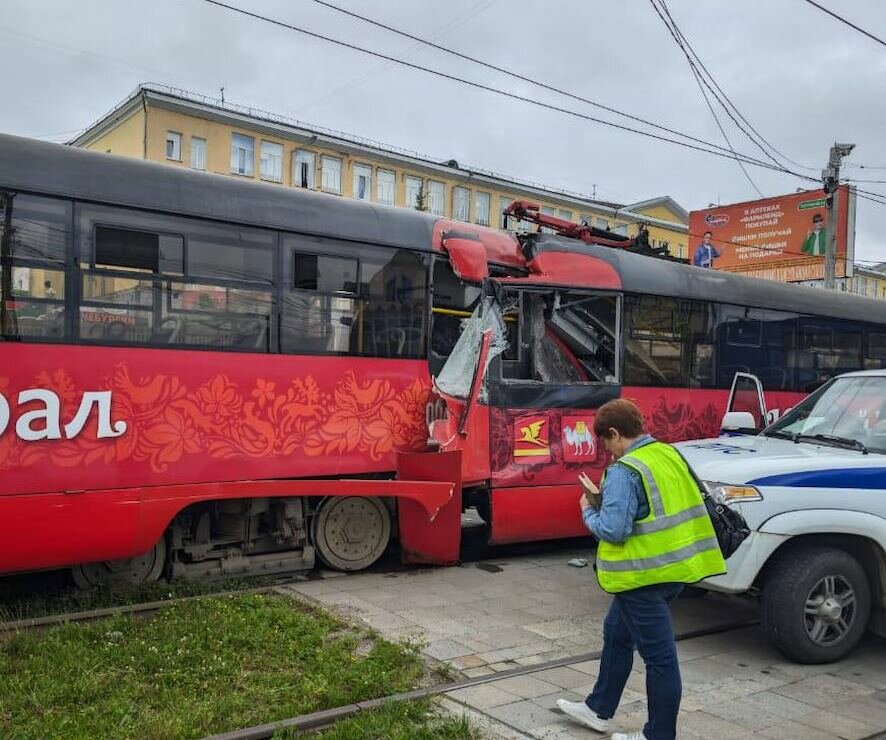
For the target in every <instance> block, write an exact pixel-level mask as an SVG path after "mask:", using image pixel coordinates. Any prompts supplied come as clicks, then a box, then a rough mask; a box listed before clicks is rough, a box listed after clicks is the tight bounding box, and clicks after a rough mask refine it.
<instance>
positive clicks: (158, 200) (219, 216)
mask: <svg viewBox="0 0 886 740" xmlns="http://www.w3.org/2000/svg"><path fill="white" fill-rule="evenodd" d="M4 186H5V187H11V188H14V189H16V190H21V191H25V192H32V193H38V194H44V195H53V196H58V197H64V198H72V199H78V200H84V201H93V202H100V203H108V204H113V205H119V206H126V207H131V208H141V209H148V210H154V211H162V212H168V213H174V214H179V215H186V216H194V217H198V218H208V219H213V220H218V221H227V222H234V223H239V224H244V225H253V226H257V227H264V228H271V229H281V230H285V231H294V232H301V233H309V234H322V235H324V236H328V237H332V238H338V239H345V240H351V241H358V242H370V243H374V244H381V245H386V246H391V247H395V248H404V249H420V250H423V251H429V250H431V249H433V248H434V245H433V233H434V224H435V222H436V221H437V220H438V218H437V217H435V216H432V215H429V214H427V213H422V212H419V211H414V210H411V209H408V208H396V207H393V206H385V205H380V204H377V203H368V202H365V201H358V200H353V199H351V198H343V197H341V196H338V195H330V194H327V193H317V192H313V191H309V190H304V189H301V188H292V187H283V186H281V185H274V184H270V183H262V182H255V181H253V180H240V179H238V178H237V177H232V176H229V175H216V174H212V173H207V172H196V171H194V170H190V169H187V168H184V167H173V166H170V165H166V164H158V163H156V162H149V161H145V160H142V159H136V158H133V157H122V156H107V155H105V154H101V153H98V152H94V151H89V150H86V149H79V148H75V147H70V146H64V145H61V144H53V143H48V142H43V141H37V140H35V139H27V138H23V137H18V136H12V135H9V134H0V187H4ZM465 228H466V230H468V229H472V228H473V225H469V224H465ZM476 228H477V229H478V230H479V231H486V229H484V228H483V227H476ZM529 238H530V239H531V241H532V245H533V246H532V249H533V250H535V252H536V253H538V252H545V251H552V252H571V253H577V254H587V255H590V256H593V257H597V258H600V259H602V260H604V261H605V262H607V263H608V264H610V265H611V266H612V268H613V269H614V270H615V271H616V272H617V273H618V274H619V276H620V278H621V282H622V285H623V286H624V288H625V289H626V290H628V291H631V292H638V293H648V294H653V295H665V296H673V297H680V298H693V299H697V300H705V301H716V302H721V303H732V304H737V305H747V306H755V307H759V308H771V309H780V310H789V311H795V312H798V313H804V314H813V315H828V316H831V315H833V316H836V317H840V318H846V319H851V320H856V321H875V322H882V323H886V301H879V300H872V299H869V298H862V297H860V296H854V295H851V294H847V293H835V292H828V293H826V294H823V293H822V292H821V291H818V290H814V289H811V288H808V287H803V286H794V285H786V284H784V283H777V282H774V281H769V280H760V279H757V278H749V277H745V276H742V275H736V274H732V273H727V272H723V271H719V270H703V269H701V268H696V267H690V266H688V265H681V264H677V263H674V262H670V261H667V260H659V259H656V258H653V257H648V256H643V255H637V254H632V253H630V252H626V251H624V250H620V249H613V248H611V247H601V246H595V245H588V244H585V243H584V242H580V241H578V240H575V239H568V238H564V237H559V236H556V235H550V234H535V235H532V236H531V237H529ZM825 296H826V297H827V311H826V312H823V311H822V307H823V299H824V297H825Z"/></svg>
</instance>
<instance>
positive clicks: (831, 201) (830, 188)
mask: <svg viewBox="0 0 886 740" xmlns="http://www.w3.org/2000/svg"><path fill="white" fill-rule="evenodd" d="M853 149H855V144H837V143H836V142H834V145H833V146H832V147H831V153H830V156H829V157H828V166H827V167H826V168H825V169H823V170H822V171H821V182H822V186H823V187H824V192H825V196H826V197H827V204H828V220H827V234H828V240H827V244H825V252H824V287H825V289H826V290H833V289H834V282H835V281H834V278H835V275H836V272H837V198H838V196H839V194H840V191H839V187H838V186H839V184H840V162H841V161H842V159H843V157H848V156H849V153H850V152H851V151H852V150H853Z"/></svg>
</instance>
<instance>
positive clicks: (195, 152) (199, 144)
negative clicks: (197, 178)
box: [191, 136, 206, 170]
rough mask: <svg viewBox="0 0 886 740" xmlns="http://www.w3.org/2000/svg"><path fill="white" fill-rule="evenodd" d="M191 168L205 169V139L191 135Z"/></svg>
mask: <svg viewBox="0 0 886 740" xmlns="http://www.w3.org/2000/svg"><path fill="white" fill-rule="evenodd" d="M191 169H194V170H205V169H206V139H200V138H198V137H196V136H192V137H191Z"/></svg>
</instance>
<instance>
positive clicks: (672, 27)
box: [649, 0, 780, 198]
mask: <svg viewBox="0 0 886 740" xmlns="http://www.w3.org/2000/svg"><path fill="white" fill-rule="evenodd" d="M649 2H650V3H651V4H652V9H653V10H655V12H656V13H657V14H658V17H659V18H661V22H662V23H664V25H665V28H667V29H668V31H669V32H670V34H671V37H672V38H673V39H674V41H676V42H677V46H679V47H680V49H681V50H682V52H683V55H684V56H685V57H686V61H687V62H689V69H690V70H691V71H692V76H693V77H694V78H695V82H696V84H697V85H698V89H699V92H701V96H702V98H704V102H705V103H706V104H707V106H708V110H709V111H710V112H711V116H712V117H713V119H714V123H716V124H717V128H718V129H720V133H721V134H722V135H723V140H724V141H725V142H726V146H728V147H729V151H731V152H732V153H733V154H735V149H734V147H733V146H732V142H731V141H729V137H728V136H727V135H726V129H724V128H723V124H722V123H720V118H719V117H718V116H717V112H716V111H715V110H714V106H713V105H712V103H711V100H710V98H709V97H708V94H707V92H706V91H705V85H706V83H705V82H704V81H703V79H702V76H701V73H700V72H699V71H698V68H697V67H696V66H695V62H693V60H692V56H690V55H689V52H688V51H687V50H686V47H684V46H683V42H682V41H681V37H682V34H681V33H680V30H679V28H677V24H676V23H674V21H673V18H671V14H670V13H668V9H667V5H665V3H664V0H661V7H662V10H664V12H665V13H667V16H668V19H670V21H671V22H670V23H668V21H667V20H666V19H665V17H664V15H662V12H661V10H659V8H658V5H656V3H655V0H649ZM712 92H713V91H712ZM718 102H719V103H720V105H723V103H722V101H720V100H719V99H718ZM727 113H728V111H727ZM733 120H735V119H733ZM755 143H756V142H755ZM758 146H759V144H758ZM764 154H765V151H764ZM736 162H737V163H738V166H739V167H741V171H742V174H744V176H745V178H746V179H747V181H748V182H749V183H750V184H751V187H752V188H753V189H754V190H756V191H757V195H759V196H760V197H761V198H762V197H763V192H762V191H761V190H760V188H758V187H757V183H755V182H754V181H753V179H752V178H751V176H750V175H749V174H748V171H747V169H745V166H744V163H742V162H741V161H740V160H738V159H736ZM776 164H780V163H778V162H776Z"/></svg>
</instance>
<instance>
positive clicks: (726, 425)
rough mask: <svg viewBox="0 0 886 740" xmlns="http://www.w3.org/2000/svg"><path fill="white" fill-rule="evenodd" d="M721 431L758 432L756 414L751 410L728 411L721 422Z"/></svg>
mask: <svg viewBox="0 0 886 740" xmlns="http://www.w3.org/2000/svg"><path fill="white" fill-rule="evenodd" d="M720 431H721V432H757V431H759V430H758V429H757V423H756V421H755V420H754V415H753V414H752V413H750V412H749V411H727V412H726V414H725V415H724V416H723V421H722V422H720Z"/></svg>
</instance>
